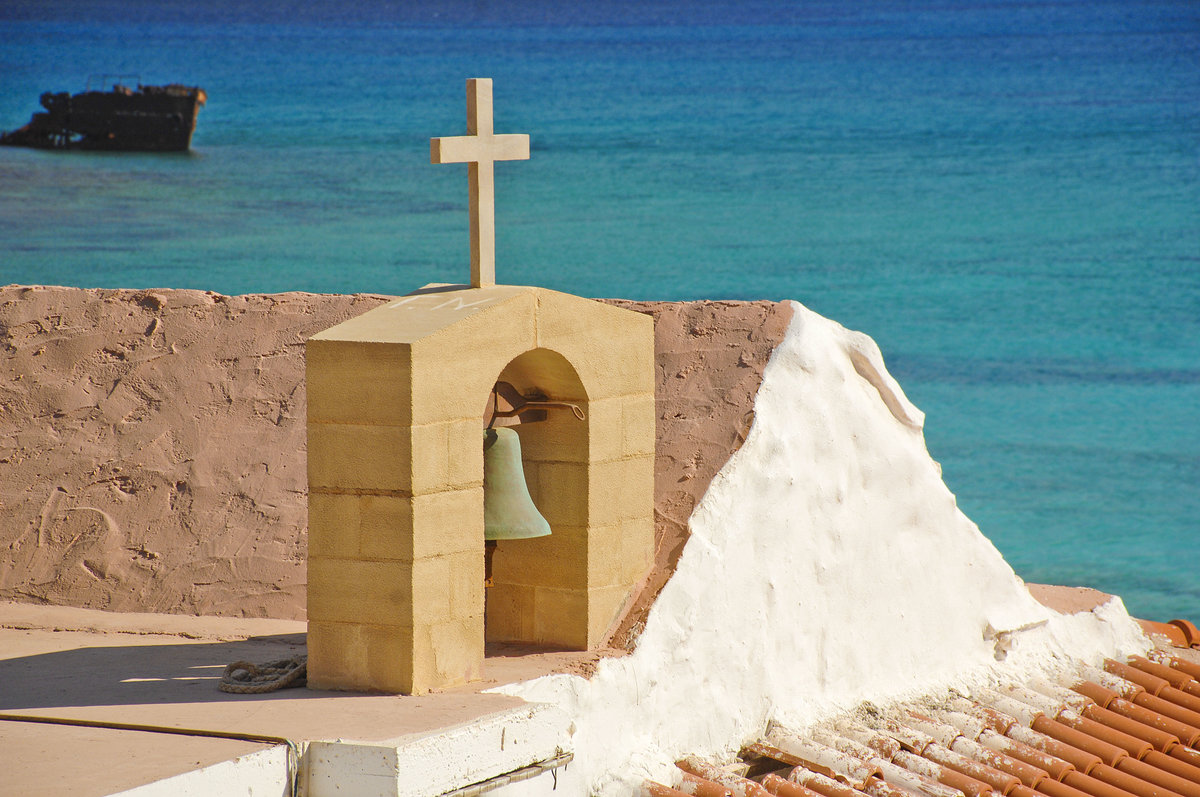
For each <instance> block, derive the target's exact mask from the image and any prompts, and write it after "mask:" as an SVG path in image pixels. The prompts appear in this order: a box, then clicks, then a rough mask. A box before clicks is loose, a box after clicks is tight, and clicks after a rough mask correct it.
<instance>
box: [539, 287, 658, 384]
mask: <svg viewBox="0 0 1200 797" xmlns="http://www.w3.org/2000/svg"><path fill="white" fill-rule="evenodd" d="M547 294H553V296H548V295H547ZM537 333H538V345H539V346H545V347H547V348H551V349H554V350H555V351H557V352H559V353H561V354H562V355H563V356H564V357H566V358H567V360H569V361H570V362H571V364H572V365H573V366H574V367H575V370H576V371H577V372H578V373H579V378H580V381H581V382H583V384H584V386H585V387H587V388H588V397H589V398H590V399H593V400H595V399H599V398H607V397H610V396H620V395H626V394H630V393H653V392H654V319H652V318H651V317H650V316H648V315H644V314H642V313H635V312H633V311H630V310H624V309H622V308H619V307H612V306H611V305H602V304H598V303H596V302H590V301H588V300H587V299H580V298H579V297H574V296H567V295H565V294H556V293H554V292H552V291H545V290H540V291H539V302H538V327H537Z"/></svg>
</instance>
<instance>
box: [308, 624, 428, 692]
mask: <svg viewBox="0 0 1200 797" xmlns="http://www.w3.org/2000/svg"><path fill="white" fill-rule="evenodd" d="M412 660H413V635H412V630H411V629H409V628H403V627H396V626H369V625H362V624H360V623H353V624H347V623H324V622H316V621H313V620H311V619H310V620H309V622H308V687H309V688H310V689H340V690H351V691H356V692H391V693H397V694H399V693H405V694H410V693H411V692H412V686H413V678H412Z"/></svg>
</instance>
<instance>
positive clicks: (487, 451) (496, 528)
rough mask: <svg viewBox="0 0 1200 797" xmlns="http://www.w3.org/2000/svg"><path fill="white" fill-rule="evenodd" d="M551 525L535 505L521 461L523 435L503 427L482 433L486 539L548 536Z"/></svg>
mask: <svg viewBox="0 0 1200 797" xmlns="http://www.w3.org/2000/svg"><path fill="white" fill-rule="evenodd" d="M549 533H550V524H549V523H547V522H546V519H545V518H544V517H542V513H541V512H538V510H537V507H536V506H534V505H533V499H532V498H530V497H529V488H528V486H527V485H526V484H525V469H524V467H523V466H522V464H521V438H520V437H518V436H517V433H516V432H515V431H513V430H512V429H510V428H508V427H505V426H501V427H499V428H496V429H487V430H485V431H484V433H483V538H484V539H485V540H523V539H527V538H529V537H545V536H546V535H547V534H549Z"/></svg>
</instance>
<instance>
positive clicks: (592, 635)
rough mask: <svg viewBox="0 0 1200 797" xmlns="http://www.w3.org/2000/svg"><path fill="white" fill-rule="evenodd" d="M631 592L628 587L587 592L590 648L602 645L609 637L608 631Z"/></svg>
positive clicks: (601, 588) (604, 588)
mask: <svg viewBox="0 0 1200 797" xmlns="http://www.w3.org/2000/svg"><path fill="white" fill-rule="evenodd" d="M630 591H631V590H630V588H629V587H626V586H611V587H596V588H594V589H589V590H588V591H587V603H588V617H587V638H588V646H589V647H591V646H595V645H598V644H600V643H601V642H602V641H603V640H604V638H605V637H606V636H607V635H608V630H609V628H610V627H611V626H612V624H613V621H615V620H616V619H617V614H618V613H619V612H620V611H621V608H622V607H623V606H624V605H625V601H626V600H628V598H629V594H630Z"/></svg>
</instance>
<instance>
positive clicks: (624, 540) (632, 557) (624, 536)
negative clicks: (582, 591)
mask: <svg viewBox="0 0 1200 797" xmlns="http://www.w3.org/2000/svg"><path fill="white" fill-rule="evenodd" d="M621 551H622V570H621V574H620V580H619V582H618V583H621V584H626V585H629V586H632V585H634V584H636V583H637V582H638V581H640V580H641V578H642V576H644V575H645V574H646V571H647V570H649V569H650V566H651V565H652V564H653V562H654V518H653V516H650V517H642V518H634V519H631V520H622V521H621ZM597 586H598V585H597Z"/></svg>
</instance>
